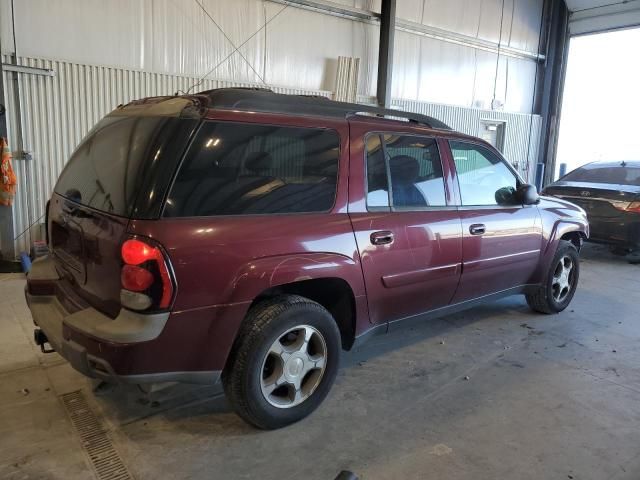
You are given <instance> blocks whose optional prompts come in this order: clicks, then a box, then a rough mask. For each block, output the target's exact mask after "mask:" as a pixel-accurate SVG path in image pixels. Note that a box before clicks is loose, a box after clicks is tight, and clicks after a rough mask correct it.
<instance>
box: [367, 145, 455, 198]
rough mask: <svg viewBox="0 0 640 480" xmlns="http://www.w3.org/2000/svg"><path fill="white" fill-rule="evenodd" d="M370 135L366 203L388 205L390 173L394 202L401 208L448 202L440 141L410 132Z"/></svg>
mask: <svg viewBox="0 0 640 480" xmlns="http://www.w3.org/2000/svg"><path fill="white" fill-rule="evenodd" d="M382 138H383V140H384V142H385V148H384V152H386V161H385V157H384V153H383V149H382V144H381V143H380V135H370V136H369V137H368V138H367V182H368V185H367V206H369V207H388V206H389V192H388V189H389V186H388V183H389V182H388V175H387V169H388V172H389V174H390V175H391V190H392V192H393V195H392V196H393V202H392V203H393V206H394V207H399V208H411V207H429V206H444V205H446V204H447V203H446V198H445V190H444V180H443V175H442V163H441V160H440V155H439V152H438V145H437V142H436V141H435V140H434V139H432V138H424V137H416V136H411V135H391V134H385V135H383V136H382Z"/></svg>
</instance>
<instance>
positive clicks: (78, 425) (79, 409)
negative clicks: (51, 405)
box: [62, 390, 133, 480]
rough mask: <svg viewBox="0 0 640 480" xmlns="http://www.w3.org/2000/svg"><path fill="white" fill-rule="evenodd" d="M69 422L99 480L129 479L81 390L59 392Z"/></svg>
mask: <svg viewBox="0 0 640 480" xmlns="http://www.w3.org/2000/svg"><path fill="white" fill-rule="evenodd" d="M62 403H63V404H64V406H65V408H66V409H67V413H68V414H69V418H71V423H72V424H73V426H74V427H75V429H76V431H77V432H78V434H79V435H80V439H81V440H82V447H83V448H84V449H85V451H86V452H87V454H88V455H89V459H90V460H91V464H92V465H93V468H94V469H95V471H96V473H97V474H98V478H99V479H100V480H129V479H133V477H132V476H131V474H130V473H129V471H128V470H127V467H126V466H125V465H124V462H123V461H122V459H121V458H120V455H118V452H117V451H116V449H115V448H114V447H113V444H112V443H111V439H110V438H109V435H108V434H107V431H106V430H105V429H104V427H103V426H102V423H101V422H100V420H98V418H97V417H96V416H95V415H94V413H93V412H92V411H91V408H90V407H89V404H88V403H87V399H86V398H85V397H84V394H83V393H82V391H81V390H78V391H75V392H71V393H67V394H64V395H62Z"/></svg>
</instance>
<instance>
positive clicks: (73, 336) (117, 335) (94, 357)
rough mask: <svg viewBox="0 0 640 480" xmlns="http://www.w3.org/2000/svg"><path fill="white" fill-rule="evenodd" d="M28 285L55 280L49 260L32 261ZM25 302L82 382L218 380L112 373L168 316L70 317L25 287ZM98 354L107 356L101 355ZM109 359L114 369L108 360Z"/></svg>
mask: <svg viewBox="0 0 640 480" xmlns="http://www.w3.org/2000/svg"><path fill="white" fill-rule="evenodd" d="M28 280H29V282H45V281H57V280H58V278H57V274H56V271H55V268H54V267H53V262H52V260H51V259H50V258H49V257H42V258H40V259H38V260H36V261H35V262H33V265H32V268H31V271H30V273H29V277H28ZM25 297H26V301H27V305H28V306H29V309H30V310H31V315H32V317H33V321H34V323H35V324H36V325H37V326H38V327H40V329H41V330H42V331H43V332H44V333H45V335H46V336H47V339H48V341H49V344H50V345H51V347H52V348H53V349H54V350H55V351H56V352H57V353H59V354H60V355H61V356H62V357H64V358H65V359H66V360H67V361H68V362H69V363H70V364H71V366H72V367H73V368H75V369H76V370H77V371H79V372H80V373H82V374H84V375H86V376H87V377H91V378H99V379H104V380H110V381H117V382H122V383H148V382H168V381H172V382H187V383H216V382H217V381H218V380H219V378H220V374H221V372H219V371H169V372H152V373H137V372H136V373H131V368H127V373H122V372H118V368H121V366H122V364H123V361H122V360H123V358H124V363H130V362H127V359H135V355H133V354H132V351H133V350H135V349H136V346H137V345H145V344H146V343H148V342H153V341H154V340H155V339H157V338H158V337H159V336H160V335H161V333H162V332H163V330H164V328H165V325H166V323H167V320H168V318H169V313H161V314H151V315H143V314H138V313H135V312H131V311H129V310H126V309H122V310H121V312H120V314H119V315H118V316H117V317H116V318H115V319H113V318H110V317H108V316H106V315H104V314H102V313H101V312H99V311H98V310H96V309H94V308H91V307H89V308H85V309H83V310H79V311H77V312H74V313H70V312H68V311H67V310H66V309H65V307H64V306H63V305H62V304H61V303H60V301H59V300H58V298H57V297H56V296H55V295H33V294H31V293H29V291H28V285H27V287H26V288H25ZM83 344H87V345H90V346H91V347H93V348H91V349H89V348H87V345H83ZM101 351H104V352H105V353H108V354H107V355H104V356H101V355H99V354H98V353H99V352H101ZM114 352H115V353H114ZM114 358H117V360H118V362H117V365H113V364H112V363H113V362H111V361H109V359H114ZM134 370H135V368H134Z"/></svg>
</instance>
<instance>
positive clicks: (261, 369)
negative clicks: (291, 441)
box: [222, 295, 341, 430]
mask: <svg viewBox="0 0 640 480" xmlns="http://www.w3.org/2000/svg"><path fill="white" fill-rule="evenodd" d="M340 350H341V339H340V331H339V330H338V326H337V325H336V322H335V320H334V319H333V317H332V316H331V314H330V313H329V312H328V311H327V310H326V309H325V308H324V307H323V306H322V305H320V304H318V303H316V302H314V301H312V300H309V299H307V298H304V297H301V296H298V295H281V296H278V297H275V298H272V299H269V300H266V301H264V302H261V303H259V304H257V305H256V306H254V307H253V308H252V309H251V310H250V311H249V313H248V314H247V317H246V318H245V320H244V322H243V325H242V327H241V329H240V332H239V334H238V338H237V340H236V343H235V344H234V347H233V349H232V352H231V355H230V358H229V362H228V364H227V367H226V368H225V371H224V372H223V376H222V380H223V385H224V390H225V393H226V395H227V398H228V399H229V401H230V403H231V405H232V406H233V408H234V410H235V411H236V413H237V414H238V415H239V416H240V417H242V419H243V420H245V421H246V422H248V423H249V424H251V425H254V426H256V427H258V428H261V429H265V430H268V429H275V428H281V427H284V426H286V425H289V424H291V423H294V422H297V421H298V420H301V419H303V418H304V417H306V416H307V415H309V414H310V413H311V412H313V411H314V410H315V409H316V408H317V407H318V406H319V405H320V403H322V401H323V400H324V398H325V397H326V396H327V394H328V393H329V390H330V389H331V386H332V385H333V382H334V380H335V377H336V374H337V372H338V364H339V359H340Z"/></svg>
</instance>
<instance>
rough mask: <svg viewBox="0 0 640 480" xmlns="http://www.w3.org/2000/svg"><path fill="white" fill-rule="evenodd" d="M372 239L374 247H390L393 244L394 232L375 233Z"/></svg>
mask: <svg viewBox="0 0 640 480" xmlns="http://www.w3.org/2000/svg"><path fill="white" fill-rule="evenodd" d="M370 238H371V243H372V244H373V245H389V244H390V243H393V232H390V231H389V230H382V231H380V232H373V233H372V234H371V237H370Z"/></svg>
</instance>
